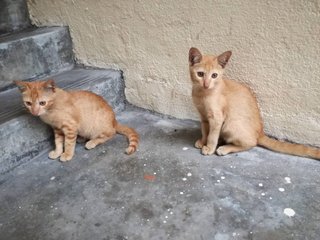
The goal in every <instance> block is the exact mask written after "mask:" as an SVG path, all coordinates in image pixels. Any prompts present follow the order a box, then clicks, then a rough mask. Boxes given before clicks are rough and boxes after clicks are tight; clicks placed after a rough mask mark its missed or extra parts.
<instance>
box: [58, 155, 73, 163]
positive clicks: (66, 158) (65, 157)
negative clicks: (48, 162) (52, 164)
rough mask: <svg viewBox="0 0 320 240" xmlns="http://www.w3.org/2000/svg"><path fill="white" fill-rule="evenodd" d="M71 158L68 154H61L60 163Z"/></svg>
mask: <svg viewBox="0 0 320 240" xmlns="http://www.w3.org/2000/svg"><path fill="white" fill-rule="evenodd" d="M72 157H73V154H68V153H62V154H61V157H60V161H61V162H67V161H70V160H71V159H72Z"/></svg>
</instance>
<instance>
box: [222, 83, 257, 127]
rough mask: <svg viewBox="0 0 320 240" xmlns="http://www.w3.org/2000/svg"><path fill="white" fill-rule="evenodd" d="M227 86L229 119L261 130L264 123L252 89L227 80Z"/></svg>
mask: <svg viewBox="0 0 320 240" xmlns="http://www.w3.org/2000/svg"><path fill="white" fill-rule="evenodd" d="M225 84H226V89H225V96H226V98H227V103H228V115H229V117H230V118H232V119H236V120H237V121H242V122H243V123H245V122H246V123H247V124H249V125H257V128H260V125H261V122H262V121H261V116H260V111H259V108H258V104H257V100H256V97H255V95H254V94H253V92H252V91H251V89H250V88H249V87H248V86H246V85H245V84H243V83H239V82H236V81H234V80H229V79H227V80H225Z"/></svg>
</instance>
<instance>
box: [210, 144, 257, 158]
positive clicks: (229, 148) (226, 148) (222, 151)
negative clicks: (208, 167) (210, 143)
mask: <svg viewBox="0 0 320 240" xmlns="http://www.w3.org/2000/svg"><path fill="white" fill-rule="evenodd" d="M253 147H254V146H236V145H233V144H227V145H223V146H220V147H218V149H217V150H216V153H217V154H218V155H219V156H224V155H227V154H229V153H236V152H243V151H247V150H249V149H251V148H253Z"/></svg>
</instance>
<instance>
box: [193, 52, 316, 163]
mask: <svg viewBox="0 0 320 240" xmlns="http://www.w3.org/2000/svg"><path fill="white" fill-rule="evenodd" d="M230 57H231V51H227V52H224V53H222V54H221V55H219V56H218V57H215V56H211V55H202V54H201V53H200V51H199V50H198V49H196V48H191V49H190V51H189V69H190V76H191V80H192V85H193V86H192V98H193V102H194V104H195V106H196V107H197V109H198V111H199V113H200V117H201V132H202V138H201V139H199V140H198V141H196V143H195V147H197V148H200V149H202V154H204V155H211V154H213V153H214V152H216V153H217V154H218V155H226V154H228V153H234V152H240V151H245V150H248V149H250V148H252V147H255V146H257V145H260V146H263V147H265V148H268V149H270V150H274V151H276V152H281V153H287V154H292V155H297V156H304V157H310V158H315V159H320V149H317V148H312V147H307V146H304V145H301V144H291V143H287V142H281V141H278V140H275V139H271V138H269V137H267V136H266V135H265V134H264V131H263V123H262V119H261V116H260V112H259V109H258V105H257V101H256V99H255V97H254V95H253V94H252V93H251V91H250V90H249V88H247V87H246V86H244V85H242V84H240V83H237V82H235V81H232V80H229V79H224V78H223V73H224V68H225V66H226V64H227V63H228V61H229V58H230ZM219 140H222V141H223V142H224V144H225V145H222V146H220V147H218V148H217V145H218V141H219ZM216 148H217V149H216Z"/></svg>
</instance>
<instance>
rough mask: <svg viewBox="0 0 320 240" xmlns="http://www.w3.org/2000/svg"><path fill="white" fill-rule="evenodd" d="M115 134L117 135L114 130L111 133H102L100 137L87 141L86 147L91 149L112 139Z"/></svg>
mask: <svg viewBox="0 0 320 240" xmlns="http://www.w3.org/2000/svg"><path fill="white" fill-rule="evenodd" d="M114 135H115V132H113V133H110V132H106V133H102V134H100V135H99V136H98V137H96V138H93V139H91V140H89V141H88V142H87V143H86V145H85V147H86V149H88V150H89V149H93V148H95V147H96V146H97V145H99V144H101V143H104V142H106V141H108V140H109V139H111V138H112V137H113V136H114Z"/></svg>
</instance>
